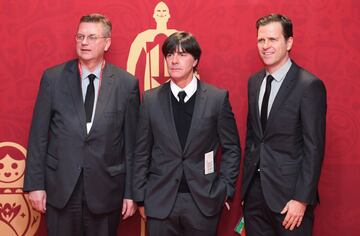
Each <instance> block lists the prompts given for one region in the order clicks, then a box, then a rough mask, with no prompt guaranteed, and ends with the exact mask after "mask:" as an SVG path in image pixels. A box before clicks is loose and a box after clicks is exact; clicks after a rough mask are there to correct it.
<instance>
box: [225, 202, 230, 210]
mask: <svg viewBox="0 0 360 236" xmlns="http://www.w3.org/2000/svg"><path fill="white" fill-rule="evenodd" d="M225 207H226V209H227V210H228V211H230V205H229V203H227V202H225Z"/></svg>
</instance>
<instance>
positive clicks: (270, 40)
mask: <svg viewBox="0 0 360 236" xmlns="http://www.w3.org/2000/svg"><path fill="white" fill-rule="evenodd" d="M292 44H293V37H289V38H288V39H287V40H286V39H285V37H284V34H283V28H282V26H281V23H279V22H272V23H269V24H267V25H264V26H260V27H259V29H258V37H257V46H258V50H259V55H260V57H261V59H262V61H263V63H264V64H265V67H266V69H267V70H268V71H269V72H270V73H273V72H274V71H276V70H277V69H279V68H280V67H281V66H282V65H284V64H285V63H286V62H287V60H288V59H289V51H290V49H291V47H292Z"/></svg>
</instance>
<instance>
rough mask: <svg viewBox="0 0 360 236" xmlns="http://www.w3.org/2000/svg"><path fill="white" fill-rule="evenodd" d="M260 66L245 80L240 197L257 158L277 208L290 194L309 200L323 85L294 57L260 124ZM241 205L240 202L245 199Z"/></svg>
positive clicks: (321, 137) (316, 167) (318, 153)
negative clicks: (266, 117) (243, 145)
mask: <svg viewBox="0 0 360 236" xmlns="http://www.w3.org/2000/svg"><path fill="white" fill-rule="evenodd" d="M264 77H265V70H262V71H260V72H259V73H257V74H255V75H254V76H252V77H251V78H250V80H249V83H248V102H249V107H248V117H247V135H246V149H245V160H244V173H243V174H244V175H243V181H242V194H241V196H242V199H244V197H245V195H246V191H247V190H248V188H249V185H250V183H251V179H252V177H253V176H254V172H255V171H256V167H257V165H258V162H259V160H260V169H261V171H260V176H261V186H262V190H263V193H264V197H265V200H266V203H267V205H268V206H269V207H270V208H271V209H272V210H273V211H275V212H280V211H281V210H282V209H283V208H284V206H285V205H286V203H287V202H288V201H289V200H290V199H295V200H298V201H301V202H305V203H307V204H310V205H313V204H315V203H316V202H317V199H318V195H317V186H318V181H319V177H320V170H321V165H322V161H323V157H324V145H325V126H326V90H325V86H324V84H323V82H322V81H321V80H319V79H318V78H316V76H314V75H312V74H311V73H309V72H307V71H305V70H304V69H302V68H300V67H299V66H297V65H296V64H295V63H294V62H293V64H292V66H291V68H290V70H289V72H288V73H287V75H286V77H285V79H284V81H283V83H282V85H281V87H280V90H279V92H278V94H277V96H276V98H275V100H274V103H273V105H272V108H271V111H270V114H269V117H268V121H267V126H266V130H265V132H264V133H263V131H262V129H261V122H260V115H259V106H258V98H259V91H260V85H261V83H262V80H263V78H264ZM245 204H246V203H245Z"/></svg>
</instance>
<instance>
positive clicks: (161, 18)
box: [153, 2, 170, 23]
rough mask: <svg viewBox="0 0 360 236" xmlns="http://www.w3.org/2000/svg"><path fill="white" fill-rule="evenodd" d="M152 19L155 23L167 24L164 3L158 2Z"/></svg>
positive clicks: (168, 15) (166, 9)
mask: <svg viewBox="0 0 360 236" xmlns="http://www.w3.org/2000/svg"><path fill="white" fill-rule="evenodd" d="M153 17H154V19H155V21H156V22H157V23H160V22H167V21H168V20H169V18H170V12H169V8H168V6H167V5H166V4H165V3H164V2H159V3H158V4H157V5H156V6H155V9H154V15H153Z"/></svg>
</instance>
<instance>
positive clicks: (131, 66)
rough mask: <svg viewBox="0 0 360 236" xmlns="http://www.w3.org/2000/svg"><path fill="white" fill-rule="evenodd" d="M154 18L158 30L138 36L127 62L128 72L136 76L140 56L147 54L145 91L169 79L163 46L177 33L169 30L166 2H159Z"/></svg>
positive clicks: (168, 13)
mask: <svg viewBox="0 0 360 236" xmlns="http://www.w3.org/2000/svg"><path fill="white" fill-rule="evenodd" d="M153 18H154V19H155V21H156V29H148V30H145V31H144V32H141V33H139V34H138V35H137V36H136V38H135V40H134V41H133V43H132V44H131V47H130V52H129V57H128V61H127V71H128V72H129V73H131V74H133V75H135V73H136V66H137V63H138V60H139V58H140V55H141V53H142V52H143V51H144V52H145V54H146V65H145V71H144V86H143V89H144V90H148V89H150V88H155V87H157V86H159V85H160V84H162V83H164V82H166V81H167V80H168V79H169V74H168V72H167V68H166V65H165V63H164V57H163V56H162V54H161V45H162V43H163V42H164V41H165V39H166V38H167V37H168V36H169V35H171V34H172V33H174V32H176V31H177V30H175V29H168V28H167V22H168V20H169V18H170V11H169V8H168V6H167V5H166V4H165V3H164V2H159V3H158V4H157V5H156V6H155V9H154V15H153Z"/></svg>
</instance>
